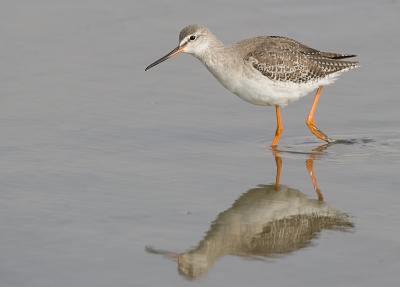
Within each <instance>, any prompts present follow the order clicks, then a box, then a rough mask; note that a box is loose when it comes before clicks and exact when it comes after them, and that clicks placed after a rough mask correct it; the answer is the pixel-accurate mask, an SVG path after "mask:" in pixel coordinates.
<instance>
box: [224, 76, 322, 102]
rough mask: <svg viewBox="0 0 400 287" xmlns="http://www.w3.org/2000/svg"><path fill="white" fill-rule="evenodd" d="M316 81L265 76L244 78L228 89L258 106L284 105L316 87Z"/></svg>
mask: <svg viewBox="0 0 400 287" xmlns="http://www.w3.org/2000/svg"><path fill="white" fill-rule="evenodd" d="M318 86H319V84H318V83H316V82H312V83H308V84H297V83H291V82H279V81H271V80H270V79H268V78H267V77H264V76H263V77H262V78H261V79H260V78H250V79H249V78H245V79H243V80H241V81H238V82H237V83H236V84H235V85H234V86H233V87H232V89H229V90H230V91H232V92H233V93H234V94H236V95H237V96H239V98H241V99H243V100H245V101H246V102H249V103H251V104H254V105H259V106H285V105H287V104H289V103H291V102H293V101H296V100H298V99H300V98H301V97H304V96H305V95H307V94H308V93H310V92H311V91H312V90H314V89H316V88H318Z"/></svg>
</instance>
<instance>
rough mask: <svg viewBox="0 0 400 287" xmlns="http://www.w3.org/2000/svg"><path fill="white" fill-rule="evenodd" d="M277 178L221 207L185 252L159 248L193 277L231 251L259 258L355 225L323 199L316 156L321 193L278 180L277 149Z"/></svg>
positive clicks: (268, 256)
mask: <svg viewBox="0 0 400 287" xmlns="http://www.w3.org/2000/svg"><path fill="white" fill-rule="evenodd" d="M274 156H275V159H276V163H277V182H276V183H275V184H272V185H260V186H259V187H258V188H253V189H250V190H249V191H247V192H246V193H244V194H243V195H242V196H240V197H239V198H238V199H237V200H236V201H235V202H234V203H233V205H232V207H230V208H229V209H227V210H226V211H224V212H221V213H220V214H219V215H218V217H217V218H216V220H215V221H214V222H213V223H212V224H211V227H210V229H209V230H208V232H207V233H206V235H205V237H204V238H203V240H201V241H200V243H199V244H198V245H197V246H196V247H194V248H193V249H191V250H189V251H187V252H185V253H182V254H178V253H173V252H168V251H160V250H155V249H153V248H151V247H147V251H148V252H151V253H162V254H164V255H167V256H169V257H172V258H175V259H177V260H178V271H179V273H180V274H181V275H183V276H184V277H186V278H188V279H194V278H197V277H199V276H201V275H202V274H205V273H206V272H207V271H208V269H209V268H210V267H211V266H212V265H213V264H214V262H215V260H216V259H218V258H219V257H221V256H223V255H225V254H229V255H237V256H243V257H247V258H254V259H262V258H264V259H266V258H276V257H280V256H283V255H285V254H289V253H291V252H294V251H296V250H299V249H301V248H304V247H307V246H312V240H313V239H315V238H317V237H318V235H319V233H320V232H321V230H323V229H327V230H341V231H347V230H349V229H350V228H352V227H353V226H354V225H353V223H352V222H351V220H350V217H349V216H348V215H347V214H344V213H341V212H339V211H337V210H335V209H333V208H332V207H330V206H329V205H328V204H326V203H325V202H324V201H322V194H321V192H320V191H319V189H318V187H317V186H316V180H315V177H314V175H313V173H312V161H313V158H312V157H310V159H309V160H308V161H307V163H306V165H307V169H308V170H309V171H310V175H312V179H313V183H314V186H315V187H316V191H317V194H318V198H319V199H318V200H317V199H309V198H307V196H306V195H304V194H303V193H301V192H300V191H299V190H297V189H294V188H290V187H286V186H282V185H279V174H280V169H281V166H282V160H281V158H280V157H279V156H277V154H276V153H274Z"/></svg>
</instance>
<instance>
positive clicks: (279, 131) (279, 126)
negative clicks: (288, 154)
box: [271, 106, 282, 148]
mask: <svg viewBox="0 0 400 287" xmlns="http://www.w3.org/2000/svg"><path fill="white" fill-rule="evenodd" d="M275 111H276V131H275V137H274V140H273V141H272V144H271V147H272V148H274V147H276V145H277V144H278V141H279V138H280V136H281V134H282V121H281V111H280V109H279V106H275Z"/></svg>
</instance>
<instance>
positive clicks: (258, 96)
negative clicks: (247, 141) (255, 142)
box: [145, 24, 359, 149]
mask: <svg viewBox="0 0 400 287" xmlns="http://www.w3.org/2000/svg"><path fill="white" fill-rule="evenodd" d="M180 53H187V54H190V55H192V56H194V57H195V58H197V59H199V60H200V62H201V63H202V64H203V65H204V66H205V67H206V68H207V69H208V71H209V72H210V73H211V74H212V75H213V76H214V77H215V78H216V79H217V80H218V81H219V82H220V83H221V84H222V85H223V86H224V87H225V88H226V89H228V90H229V91H231V92H232V93H234V94H235V95H237V96H238V97H239V98H241V99H243V100H244V101H246V102H249V103H251V104H254V105H259V106H275V112H276V125H277V128H276V131H275V137H274V139H273V141H272V143H271V145H270V147H271V148H272V149H275V148H276V147H277V144H278V141H279V138H280V136H281V134H282V131H283V128H282V121H281V113H280V108H281V107H284V106H286V105H287V104H289V103H291V102H294V101H296V100H298V99H300V98H302V97H304V96H306V95H307V94H309V93H310V92H311V91H313V90H315V89H317V91H316V94H315V97H314V101H313V104H312V106H311V109H310V112H309V114H308V116H307V119H306V124H307V126H308V128H309V129H310V131H311V133H313V134H314V135H315V136H316V137H317V138H319V139H321V140H323V141H326V142H327V143H335V142H336V140H335V139H332V138H330V137H328V136H327V135H326V134H325V133H323V132H322V131H321V130H320V129H319V128H318V127H317V126H316V124H315V121H314V112H315V110H316V107H317V104H318V100H319V97H320V95H321V92H322V88H323V87H324V86H326V85H329V84H332V83H333V82H334V81H335V80H336V79H337V78H338V76H339V75H341V74H342V73H343V72H346V71H348V70H350V69H353V68H357V67H359V61H347V60H345V61H343V59H347V58H352V57H356V56H357V55H354V54H339V53H330V52H322V51H319V50H316V49H314V48H311V47H309V46H307V45H304V44H302V43H300V42H298V41H296V40H293V39H291V38H287V37H282V36H258V37H253V38H249V39H245V40H241V41H239V42H237V43H235V44H231V45H224V44H223V43H222V42H221V41H220V40H218V39H217V37H216V36H214V34H212V33H211V31H210V30H209V29H208V28H206V27H204V26H201V25H198V24H193V25H189V26H187V27H185V28H184V29H183V30H182V31H181V32H180V33H179V45H178V46H177V47H176V48H175V49H173V50H172V51H171V52H170V53H168V54H167V55H165V56H164V57H162V58H160V59H159V60H157V61H155V62H154V63H152V64H150V65H149V66H148V67H147V68H146V69H145V71H147V70H149V69H150V68H152V67H154V66H156V65H158V64H160V63H161V62H164V61H165V60H167V59H169V58H171V57H173V56H175V55H178V54H180Z"/></svg>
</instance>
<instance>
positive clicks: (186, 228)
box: [0, 0, 400, 286]
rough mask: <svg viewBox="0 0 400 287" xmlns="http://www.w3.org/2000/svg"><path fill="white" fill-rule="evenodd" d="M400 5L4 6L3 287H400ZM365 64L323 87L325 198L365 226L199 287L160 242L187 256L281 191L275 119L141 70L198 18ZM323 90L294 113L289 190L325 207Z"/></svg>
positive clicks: (236, 260)
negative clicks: (263, 195) (326, 143)
mask: <svg viewBox="0 0 400 287" xmlns="http://www.w3.org/2000/svg"><path fill="white" fill-rule="evenodd" d="M399 15H400V2H399V1H393V0H385V1H359V0H356V1H341V0H340V1H196V2H192V1H90V0H89V1H63V2H62V1H2V2H1V4H0V35H1V41H0V51H1V53H0V63H1V65H0V86H1V94H0V103H1V104H0V135H1V141H0V156H1V163H0V196H1V199H0V217H1V221H0V254H1V256H0V285H1V286H187V285H189V284H193V285H204V286H244V285H250V284H251V285H254V286H256V285H271V286H376V285H377V284H380V285H381V286H394V285H397V284H398V282H399V280H400V275H399V272H398V270H400V262H399V259H398V258H399V257H400V230H399V225H400V216H399V210H400V196H399V190H398V187H399V182H400V181H399V171H400V169H399V167H400V163H399V160H400V132H399V123H400V114H399V112H398V110H399V106H400V97H399V81H398V75H399V72H400V70H399V68H400V66H399V64H400V57H399V47H400V37H399V27H400V26H399ZM193 23H198V24H202V25H204V26H207V27H208V28H209V29H210V30H211V31H212V32H213V33H214V34H215V35H216V36H217V37H218V38H219V39H221V40H222V42H224V43H226V44H230V43H234V42H236V41H238V40H241V39H244V38H249V37H252V36H258V35H281V36H287V37H291V38H294V39H296V40H298V41H300V42H302V43H305V44H307V45H310V46H312V47H314V48H316V49H320V50H323V51H329V52H339V53H355V54H358V60H359V61H360V62H361V67H360V68H358V69H356V70H351V71H349V72H348V73H345V74H343V75H342V76H341V77H340V79H339V80H338V81H337V82H336V83H335V84H333V85H330V86H328V87H326V88H324V91H323V93H322V96H321V99H320V104H319V106H318V109H317V112H316V123H317V125H318V126H319V127H320V128H321V129H322V130H323V131H324V132H326V133H327V134H328V135H329V136H331V137H333V138H341V139H347V140H352V139H353V140H354V144H352V145H334V146H331V147H330V148H328V149H327V150H326V151H325V153H324V154H320V155H318V156H317V157H316V160H315V162H314V171H315V175H316V177H317V179H318V183H319V186H320V188H321V190H322V192H323V194H324V198H325V202H326V203H327V204H328V205H329V206H331V207H332V208H334V209H337V210H339V211H341V212H345V213H348V214H350V215H351V216H354V220H355V227H354V229H353V230H352V232H340V231H322V232H321V233H320V235H319V238H316V239H315V240H313V242H312V243H313V244H312V245H311V246H309V247H307V248H305V249H301V250H299V251H296V252H293V253H291V254H290V255H288V256H284V257H282V258H277V259H274V260H272V261H268V260H267V261H263V260H254V258H251V257H246V256H234V255H225V256H222V257H221V258H220V259H218V260H217V261H216V262H215V263H214V265H213V266H212V268H210V270H208V272H207V273H206V274H204V275H203V276H202V277H200V278H197V279H195V280H194V281H192V282H190V281H188V280H187V279H185V278H184V277H182V276H180V275H179V274H178V272H177V263H176V262H174V261H172V260H167V259H166V258H163V257H162V256H157V255H153V254H149V253H147V252H145V246H146V245H152V246H155V247H156V248H161V249H166V250H171V251H176V252H185V251H186V250H188V249H190V247H192V246H196V245H197V244H198V242H199V241H200V240H201V239H202V237H203V236H204V234H205V232H206V231H207V230H208V229H209V228H210V225H211V222H212V221H213V220H214V219H215V218H216V217H217V216H218V214H219V213H220V212H223V211H224V210H226V209H228V208H229V207H230V206H231V205H232V204H233V202H234V201H235V200H236V199H237V198H239V197H240V195H241V194H243V193H245V192H246V191H248V190H249V189H252V188H254V187H256V186H257V185H258V184H270V183H273V182H274V181H275V169H276V166H275V159H274V157H273V156H272V154H271V151H270V150H269V149H268V148H267V147H268V146H269V144H270V142H271V141H272V138H273V135H274V132H275V128H276V126H275V111H274V108H272V107H258V106H253V105H250V104H248V103H245V102H244V101H242V100H240V99H239V98H238V97H236V96H235V95H233V94H231V93H230V92H229V91H227V90H225V89H224V88H223V87H222V86H221V85H220V84H219V83H218V82H217V81H216V80H215V79H214V78H213V77H212V75H211V74H209V73H208V71H207V70H206V69H205V68H204V67H203V66H202V65H201V63H200V62H199V61H197V60H196V59H194V58H193V57H190V56H189V55H179V56H177V57H174V58H172V59H169V60H168V61H167V62H164V63H162V64H161V65H159V66H157V67H155V68H153V69H152V70H150V71H148V72H144V68H145V67H146V66H147V65H149V64H150V63H152V62H153V61H155V60H157V59H158V58H160V57H161V56H163V55H165V54H166V53H168V52H169V51H171V50H172V49H173V48H174V47H176V45H177V44H178V34H179V32H180V30H181V29H182V28H184V27H185V26H187V25H189V24H193ZM312 99H313V96H312V95H309V96H307V97H305V98H303V99H301V100H300V101H297V102H295V103H292V104H290V105H289V106H288V107H285V108H284V109H283V110H282V119H283V127H284V132H283V135H282V137H281V140H280V142H279V147H280V148H282V149H284V150H287V151H295V152H300V153H281V154H280V156H281V157H282V159H283V168H282V177H281V183H282V184H283V185H286V186H289V187H291V188H294V189H296V190H299V191H300V192H301V193H303V194H305V195H306V196H307V197H309V198H310V199H315V198H316V194H315V192H314V189H313V186H312V182H311V180H310V177H309V175H308V172H307V170H306V168H305V161H306V160H307V159H308V158H309V155H308V154H307V152H310V151H311V150H312V149H314V148H316V147H318V146H319V145H320V144H322V142H320V141H318V139H316V138H315V137H314V136H313V135H312V134H311V133H310V132H309V130H308V129H307V127H306V125H305V118H306V116H307V114H308V111H309V108H310V105H311V102H312Z"/></svg>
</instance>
